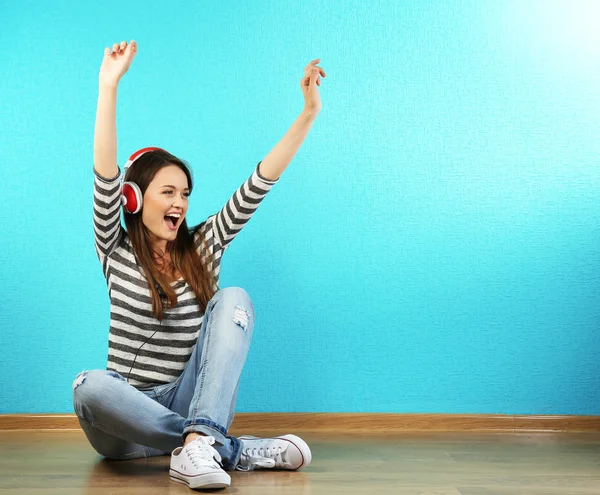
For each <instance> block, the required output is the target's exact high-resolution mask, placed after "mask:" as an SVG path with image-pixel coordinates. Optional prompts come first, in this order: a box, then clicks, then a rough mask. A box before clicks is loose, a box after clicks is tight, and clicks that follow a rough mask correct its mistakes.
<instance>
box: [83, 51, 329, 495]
mask: <svg viewBox="0 0 600 495" xmlns="http://www.w3.org/2000/svg"><path fill="white" fill-rule="evenodd" d="M137 49H138V47H137V44H136V42H135V41H131V42H130V43H129V44H128V43H126V42H125V41H123V42H121V44H120V45H119V44H114V45H113V47H112V51H111V49H110V48H106V49H105V52H104V60H103V62H102V66H101V68H100V76H99V98H98V108H97V117H96V128H95V136H94V173H95V181H94V232H95V242H96V252H97V254H98V258H99V260H100V262H101V264H102V270H103V273H104V276H105V278H106V282H107V285H108V292H109V297H110V305H111V312H110V332H109V354H108V366H107V369H106V370H92V371H83V372H81V373H80V374H79V375H78V376H77V378H76V379H75V381H74V382H73V402H74V408H75V411H76V413H77V416H78V418H79V422H80V424H81V427H82V429H83V431H84V432H85V434H86V435H87V438H88V440H89V442H90V443H91V445H92V446H93V447H94V449H95V450H96V451H97V452H98V453H100V454H101V455H103V456H105V457H108V458H112V459H135V458H139V457H149V456H156V455H165V454H169V453H171V468H170V472H169V474H170V476H171V479H172V480H174V481H178V482H181V483H184V484H187V485H188V486H189V487H190V488H192V489H211V488H223V487H227V486H229V485H230V482H231V479H230V476H229V475H228V474H227V472H226V471H229V470H233V469H239V470H252V469H257V468H278V469H298V468H301V467H303V466H306V465H308V464H309V463H310V460H311V453H310V449H309V447H308V445H307V444H306V443H305V442H304V441H303V440H302V439H300V438H298V437H296V436H294V435H283V436H280V437H275V438H256V437H251V436H243V437H239V438H235V437H232V436H228V434H227V432H228V429H229V427H230V425H231V423H232V421H233V416H234V409H235V403H236V397H237V389H238V383H239V379H240V375H241V372H242V368H243V366H244V363H245V361H246V355H247V353H248V348H249V345H250V341H251V338H252V331H253V328H254V308H253V305H252V301H251V300H250V297H249V295H248V294H247V293H246V291H244V290H243V289H240V288H225V289H219V287H218V279H219V270H220V262H221V257H222V255H223V253H224V252H225V250H226V249H227V247H228V246H229V244H230V243H231V241H232V240H233V239H234V238H235V236H236V235H237V234H238V233H239V232H240V230H241V229H242V227H243V226H244V225H245V224H246V222H247V221H248V220H249V219H250V217H251V216H252V215H253V213H254V212H255V211H256V209H257V207H258V205H259V204H260V202H261V200H262V199H263V198H264V197H265V195H266V194H267V192H268V191H269V190H270V189H271V187H272V186H273V185H274V184H275V183H276V182H277V180H278V178H279V177H280V175H281V174H282V173H283V171H284V170H285V169H286V167H287V166H288V164H289V163H290V161H291V160H292V158H293V157H294V155H295V154H296V152H297V151H298V149H299V147H300V145H301V144H302V142H303V141H304V139H305V137H306V135H307V134H308V131H309V130H310V128H311V126H312V123H313V122H314V119H315V118H316V116H317V115H318V114H319V112H320V110H321V100H320V97H319V92H318V89H317V86H319V85H320V82H321V77H325V72H324V71H323V69H322V68H320V67H319V66H318V65H317V64H318V62H319V59H317V60H313V61H312V62H310V63H309V64H308V65H307V66H306V68H305V73H304V76H303V77H302V79H301V83H300V85H301V88H302V92H303V95H304V102H305V105H304V110H303V111H302V112H301V114H300V116H299V117H298V118H297V120H296V121H295V122H294V123H293V125H292V126H291V128H290V129H289V131H288V132H287V133H286V134H285V136H284V137H283V138H282V140H281V141H280V142H279V143H278V144H277V145H276V146H275V147H274V148H273V149H272V150H271V152H270V153H269V154H267V156H266V157H265V158H264V160H262V161H261V162H259V164H258V165H257V167H256V168H255V169H254V170H253V171H252V174H251V175H250V177H249V178H248V180H246V181H245V182H244V183H243V184H242V185H241V186H240V188H239V189H238V190H237V191H236V192H235V193H234V194H233V196H232V197H231V198H230V199H229V201H228V202H227V203H226V205H225V206H224V207H223V209H222V210H221V211H219V212H218V213H217V214H215V215H212V216H210V217H208V218H207V219H206V220H205V221H204V222H202V223H201V224H199V225H197V226H195V227H193V228H191V229H190V228H188V225H187V221H186V214H187V210H188V201H189V196H190V193H191V192H192V189H193V184H192V177H191V174H190V171H189V169H188V167H187V166H186V164H185V163H184V162H183V161H182V160H180V159H179V158H177V157H175V156H173V155H172V154H170V153H168V152H167V151H165V150H162V149H160V148H144V149H142V150H139V151H138V152H136V153H134V154H133V155H132V156H131V158H130V159H129V160H128V162H127V163H126V165H125V171H124V174H123V175H124V178H123V180H122V174H121V171H120V170H119V167H118V166H117V132H116V103H117V88H118V84H119V81H120V80H121V78H122V77H123V75H124V74H125V73H126V72H127V70H128V69H129V67H130V65H131V63H132V61H133V59H134V57H135V54H136V53H137ZM121 205H123V210H124V218H125V226H126V229H127V230H124V229H123V227H122V226H121V222H120V210H121Z"/></svg>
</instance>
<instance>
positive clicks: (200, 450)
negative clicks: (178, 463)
mask: <svg viewBox="0 0 600 495" xmlns="http://www.w3.org/2000/svg"><path fill="white" fill-rule="evenodd" d="M214 443H215V439H214V437H203V436H200V437H198V438H197V439H196V440H194V441H192V442H190V447H189V448H187V449H185V452H186V455H187V456H188V458H189V460H190V461H191V463H192V464H193V465H194V467H198V463H199V462H200V461H206V460H208V461H217V462H221V456H220V455H219V453H218V452H217V451H216V450H215V449H214V447H212V445H213V444H214Z"/></svg>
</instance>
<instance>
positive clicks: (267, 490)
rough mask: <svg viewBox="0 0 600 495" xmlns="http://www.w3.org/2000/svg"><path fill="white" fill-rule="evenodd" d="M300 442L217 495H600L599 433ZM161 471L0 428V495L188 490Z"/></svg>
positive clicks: (61, 440) (66, 438)
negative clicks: (279, 467)
mask: <svg viewBox="0 0 600 495" xmlns="http://www.w3.org/2000/svg"><path fill="white" fill-rule="evenodd" d="M266 434H268V432H267V433H266ZM300 435H301V436H302V437H303V438H304V439H305V440H306V441H307V442H308V443H309V445H310V446H311V449H312V452H313V462H312V464H311V465H310V466H309V467H308V468H306V469H305V470H302V471H299V472H285V471H283V472H272V471H255V472H251V473H242V472H234V473H231V474H232V486H231V487H230V488H228V489H227V490H222V491H218V492H217V493H229V494H248V495H254V494H256V495H258V494H261V495H270V494H273V495H274V494H282V495H320V494H323V495H325V494H329V495H337V494H347V495H352V494H359V493H360V494H397V495H559V494H560V495H567V494H573V495H577V494H581V495H584V494H585V495H588V494H589V495H591V494H595V495H598V494H600V433H551V434H546V433H544V434H535V433H531V434H522V433H520V434H519V433H517V434H510V433H457V432H453V433H432V432H428V433H402V434H391V435H385V434H370V435H367V434H364V433H362V434H348V435H340V434H315V433H306V434H300ZM168 469H169V457H168V456H164V457H160V458H151V459H138V460H134V461H124V462H119V461H107V460H103V459H102V458H101V457H100V456H98V455H97V454H96V453H95V452H94V451H93V449H92V448H91V447H90V446H89V444H88V443H87V440H86V438H85V436H84V434H83V432H81V431H78V430H72V431H59V430H54V431H49V430H44V431H37V430H31V431H0V494H1V495H4V494H9V493H10V494H15V495H26V494H27V495H28V494H33V493H35V494H44V495H59V494H60V495H75V494H77V495H79V494H85V495H117V494H122V495H129V494H142V493H143V494H145V495H159V494H160V495H162V494H185V493H193V492H192V491H191V490H189V489H188V488H187V487H185V486H183V485H180V484H177V483H174V482H171V481H170V480H169V476H168Z"/></svg>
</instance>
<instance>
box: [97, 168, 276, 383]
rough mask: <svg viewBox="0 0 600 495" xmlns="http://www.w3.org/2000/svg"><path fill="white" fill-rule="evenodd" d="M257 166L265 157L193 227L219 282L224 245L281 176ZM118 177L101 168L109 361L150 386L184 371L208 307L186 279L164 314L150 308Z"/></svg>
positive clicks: (100, 244) (100, 246)
mask: <svg viewBox="0 0 600 495" xmlns="http://www.w3.org/2000/svg"><path fill="white" fill-rule="evenodd" d="M259 166H260V163H259V164H258V166H257V167H256V169H255V170H254V171H253V173H252V175H251V176H250V178H249V179H248V180H247V181H246V182H244V183H243V184H242V185H241V186H240V187H239V189H238V190H237V191H235V193H234V194H233V196H232V197H231V198H230V199H229V201H227V203H226V204H225V206H224V207H223V208H222V209H221V211H219V212H218V213H217V214H215V215H211V216H210V217H208V218H207V219H206V220H205V221H204V222H202V223H201V224H199V225H197V226H196V227H194V228H193V229H192V230H193V231H194V232H195V245H196V249H197V250H198V253H199V254H200V257H201V258H202V259H203V260H205V259H206V258H207V257H208V256H209V255H213V256H214V262H213V263H212V264H211V266H209V270H212V274H213V276H214V279H215V284H216V285H215V289H218V280H219V272H220V268H221V257H222V256H223V253H224V252H225V250H226V249H227V247H228V246H229V244H230V243H231V241H232V240H233V239H234V238H235V236H236V235H237V234H238V233H239V232H240V230H241V229H242V228H243V226H244V225H245V224H246V222H247V221H248V220H249V219H250V217H252V214H253V213H254V212H255V211H256V209H257V208H258V205H259V204H260V202H261V201H262V199H263V198H264V197H265V195H266V194H267V193H268V192H269V190H270V189H271V187H272V186H273V184H275V183H276V182H277V181H272V180H267V179H265V178H264V177H262V176H261V175H260V173H259ZM120 179H121V175H120V173H119V175H118V176H117V177H115V178H114V179H107V178H104V177H101V176H100V175H98V173H96V172H95V180H94V237H95V245H96V253H97V255H98V259H99V260H100V263H101V264H102V271H103V273H104V277H105V278H106V281H107V285H108V293H109V297H110V331H109V338H108V365H107V369H109V370H114V371H117V372H119V373H120V374H121V375H123V376H124V377H129V382H130V383H131V384H132V385H134V386H136V387H138V388H145V387H150V386H153V385H158V384H162V383H170V382H172V381H174V380H176V379H177V377H179V375H180V374H181V372H182V371H183V369H184V368H185V365H186V364H187V362H188V361H189V358H190V356H191V354H192V351H193V350H194V346H195V344H196V340H197V338H198V333H199V331H200V325H201V323H202V317H203V316H204V313H203V312H202V311H201V310H200V307H199V306H198V302H197V300H196V297H195V295H194V292H193V291H192V289H191V288H190V286H189V285H188V284H187V282H185V281H182V280H180V281H177V282H174V283H173V284H172V286H173V288H174V290H175V293H176V294H177V305H176V306H175V307H174V308H170V309H166V310H164V312H163V320H162V322H160V321H158V320H157V319H156V318H155V317H154V315H153V314H152V300H151V294H150V289H149V287H148V281H147V280H146V277H145V275H144V272H143V270H142V269H141V267H139V266H138V264H137V262H136V258H135V256H134V253H133V247H132V245H131V241H130V239H129V236H128V235H127V232H126V231H125V229H124V228H123V227H122V226H121V218H120V212H121V203H120V188H121V183H120ZM202 238H204V239H205V240H206V245H207V246H208V252H207V250H206V247H205V246H204V244H203V243H202ZM150 337H151V338H150ZM148 338H150V340H149V341H147V342H146V340H147V339H148ZM144 342H146V343H145V344H144ZM142 345H143V346H142ZM140 347H141V349H140ZM138 349H139V352H138ZM136 354H137V358H136V357H135V356H136ZM134 358H135V363H133V361H134ZM132 364H133V369H131V373H130V372H129V370H130V368H131V366H132Z"/></svg>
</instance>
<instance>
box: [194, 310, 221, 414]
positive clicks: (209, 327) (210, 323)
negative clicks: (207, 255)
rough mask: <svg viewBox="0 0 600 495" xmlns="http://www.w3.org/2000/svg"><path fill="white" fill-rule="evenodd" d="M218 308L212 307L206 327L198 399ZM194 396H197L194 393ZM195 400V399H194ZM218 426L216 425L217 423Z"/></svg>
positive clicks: (196, 407)
mask: <svg viewBox="0 0 600 495" xmlns="http://www.w3.org/2000/svg"><path fill="white" fill-rule="evenodd" d="M215 306H216V303H215V304H213V305H212V307H211V308H210V314H209V316H208V325H206V341H205V346H206V347H205V348H204V349H202V350H203V352H204V358H203V359H202V362H201V363H200V369H201V370H202V371H201V373H200V379H199V383H198V397H201V396H202V388H203V387H204V378H205V375H206V362H207V361H208V352H209V347H210V339H211V336H212V332H211V330H212V327H213V324H214V322H213V319H212V312H213V309H214V307H215ZM196 345H198V343H196ZM194 395H196V394H195V393H194ZM192 400H193V399H192ZM196 402H198V401H196ZM192 413H193V414H192V417H193V418H195V417H196V416H197V414H198V405H197V404H194V409H193V411H192ZM215 424H216V423H215Z"/></svg>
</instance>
